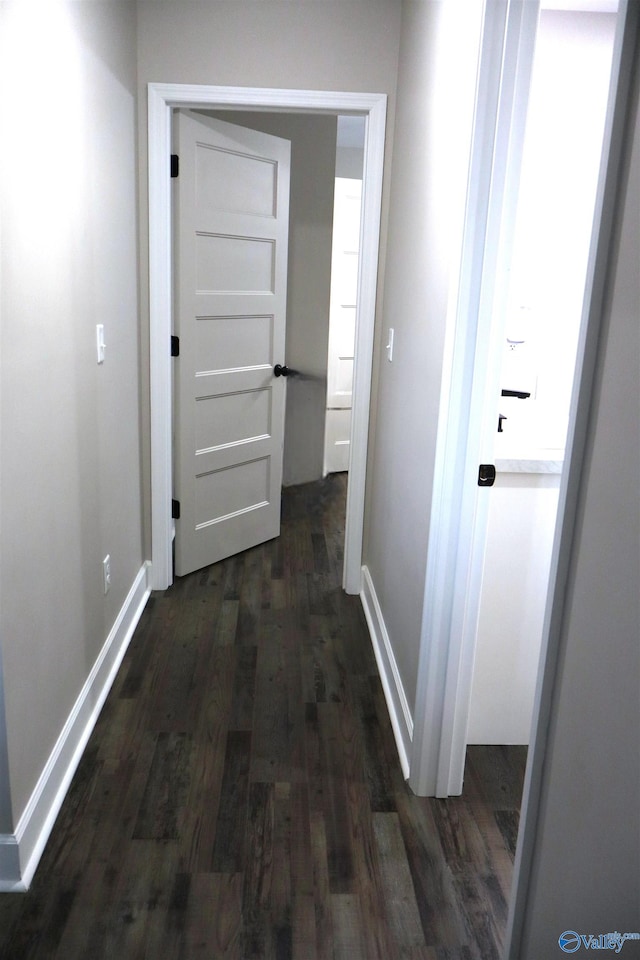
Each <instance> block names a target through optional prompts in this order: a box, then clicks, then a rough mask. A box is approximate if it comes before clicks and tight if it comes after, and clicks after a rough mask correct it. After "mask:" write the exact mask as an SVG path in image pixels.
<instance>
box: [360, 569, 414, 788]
mask: <svg viewBox="0 0 640 960" xmlns="http://www.w3.org/2000/svg"><path fill="white" fill-rule="evenodd" d="M360 599H361V601H362V607H363V610H364V615H365V617H366V620H367V625H368V627H369V633H370V635H371V643H372V645H373V652H374V653H375V657H376V661H377V663H378V670H379V671H380V679H381V681H382V689H383V690H384V695H385V699H386V701H387V709H388V711H389V718H390V720H391V726H392V728H393V734H394V737H395V740H396V746H397V748H398V756H399V757H400V764H401V766H402V772H403V774H404V777H405V779H407V778H408V777H409V757H410V755H411V742H412V740H413V717H412V716H411V711H410V709H409V702H408V700H407V697H406V694H405V692H404V687H403V685H402V678H401V677H400V671H399V670H398V665H397V663H396V658H395V657H394V655H393V648H392V646H391V641H390V639H389V634H388V633H387V628H386V626H385V623H384V618H383V616H382V610H381V608H380V603H379V602H378V597H377V596H376V590H375V587H374V585H373V580H372V579H371V574H370V572H369V568H368V567H366V566H364V567H363V568H362V590H361V591H360Z"/></svg>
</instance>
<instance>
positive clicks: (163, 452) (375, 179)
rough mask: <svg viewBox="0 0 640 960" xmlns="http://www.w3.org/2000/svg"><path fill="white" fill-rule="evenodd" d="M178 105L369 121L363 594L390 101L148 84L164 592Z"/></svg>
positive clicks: (155, 429) (360, 425)
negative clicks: (173, 162)
mask: <svg viewBox="0 0 640 960" xmlns="http://www.w3.org/2000/svg"><path fill="white" fill-rule="evenodd" d="M174 107H184V108H189V109H194V108H195V109H197V108H201V109H202V108H207V109H216V110H224V109H228V110H232V109H235V110H238V109H240V110H254V111H255V110H259V111H264V112H281V113H306V114H318V115H327V114H335V115H336V116H338V115H340V114H356V115H360V116H364V117H365V118H366V133H365V149H364V171H363V199H362V221H361V238H360V275H359V280H358V308H357V317H356V359H355V367H354V384H353V413H352V423H351V451H350V460H349V484H348V491H347V518H346V528H345V545H344V572H343V586H344V588H345V590H346V591H347V593H353V594H357V593H359V592H360V588H361V580H362V536H363V524H364V494H365V479H366V467H367V439H368V431H369V405H370V388H371V370H372V360H373V335H374V320H375V304H376V291H377V277H378V251H379V244H380V212H381V199H382V174H383V163H384V143H385V125H386V112H387V97H386V95H385V94H375V93H339V92H332V91H319V90H277V89H269V88H252V87H219V86H206V85H194V84H171V83H150V84H149V85H148V111H149V114H148V145H149V314H150V317H149V329H150V334H149V335H150V358H149V362H150V403H151V564H152V567H151V580H152V588H153V589H154V590H164V589H166V588H167V587H168V586H169V585H170V584H171V582H172V580H173V569H172V551H171V547H172V520H171V498H172V489H173V488H172V415H173V414H172V396H171V358H170V355H169V343H170V336H171V332H172V302H173V301H172V297H173V293H172V241H171V178H170V167H169V156H170V154H171V111H172V109H173V108H174Z"/></svg>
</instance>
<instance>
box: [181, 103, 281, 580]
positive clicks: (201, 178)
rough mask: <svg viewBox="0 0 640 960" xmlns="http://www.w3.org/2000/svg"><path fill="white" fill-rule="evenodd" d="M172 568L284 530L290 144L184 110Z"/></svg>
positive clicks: (187, 567)
mask: <svg viewBox="0 0 640 960" xmlns="http://www.w3.org/2000/svg"><path fill="white" fill-rule="evenodd" d="M176 134H177V145H178V146H177V149H178V152H179V155H180V176H179V178H178V180H177V181H176V186H175V189H176V198H175V199H176V205H175V209H176V217H175V220H176V270H177V277H176V310H175V330H176V333H177V334H178V335H179V337H180V356H179V358H177V361H176V368H175V410H176V413H175V443H174V453H175V469H174V475H175V496H176V498H177V499H178V500H179V501H180V509H181V516H180V519H179V520H178V521H177V523H176V543H175V572H176V574H177V575H178V576H182V575H184V574H186V573H189V572H190V571H192V570H197V569H199V568H200V567H203V566H207V565H208V564H210V563H215V562H216V561H218V560H221V559H223V558H224V557H227V556H230V555H232V554H234V553H237V552H239V551H240V550H246V549H248V548H249V547H252V546H255V545H256V544H257V543H261V542H263V541H264V540H269V539H271V538H272V537H276V536H278V534H279V531H280V488H281V484H282V447H283V440H284V410H285V390H286V380H285V378H283V377H280V378H276V377H274V376H273V367H274V365H275V364H276V363H278V362H280V363H283V362H284V342H285V320H286V284H287V274H286V268H287V242H288V225H289V166H290V144H289V142H288V141H285V140H281V139H280V138H277V137H272V136H268V135H266V134H263V133H258V132H256V131H253V130H247V129H245V128H243V127H237V126H235V125H232V124H228V123H223V122H222V121H219V120H213V119H210V118H208V117H200V116H198V115H196V114H192V113H189V112H186V111H185V112H182V111H181V112H179V113H178V114H177V115H176Z"/></svg>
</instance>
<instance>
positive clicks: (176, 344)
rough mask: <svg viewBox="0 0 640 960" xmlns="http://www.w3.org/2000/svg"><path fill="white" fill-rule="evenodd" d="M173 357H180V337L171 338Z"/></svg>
mask: <svg viewBox="0 0 640 960" xmlns="http://www.w3.org/2000/svg"><path fill="white" fill-rule="evenodd" d="M171 356H172V357H179V356H180V337H174V336H172V337H171Z"/></svg>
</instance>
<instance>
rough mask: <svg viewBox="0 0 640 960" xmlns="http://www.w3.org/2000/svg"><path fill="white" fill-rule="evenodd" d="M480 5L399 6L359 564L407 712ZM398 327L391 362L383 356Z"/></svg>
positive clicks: (417, 636) (414, 671)
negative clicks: (385, 231) (389, 172)
mask: <svg viewBox="0 0 640 960" xmlns="http://www.w3.org/2000/svg"><path fill="white" fill-rule="evenodd" d="M481 14H482V4H478V3H469V4H465V7H464V16H462V15H461V5H460V4H458V3H419V2H405V3H404V4H403V24H402V39H401V47H400V68H399V75H398V91H397V108H396V122H395V130H394V146H393V151H394V155H393V175H392V185H391V193H390V219H389V235H388V244H387V259H386V266H385V290H384V306H383V310H382V314H381V316H380V318H379V330H378V337H379V339H378V354H377V362H376V369H377V383H376V384H375V388H376V389H375V392H374V411H375V412H374V427H373V431H374V432H373V433H372V437H373V443H372V449H371V457H370V470H369V474H368V488H367V504H366V529H365V547H364V563H365V564H366V566H367V568H368V571H369V574H370V577H371V582H372V584H373V588H374V590H375V593H376V595H377V601H378V604H379V607H380V612H381V616H382V619H383V620H384V624H385V627H386V631H387V633H388V637H389V644H390V647H391V650H392V655H393V657H394V659H395V662H396V665H397V670H398V675H399V678H400V683H401V685H402V687H403V689H404V694H405V696H406V700H407V703H408V708H409V711H410V712H411V713H412V712H413V708H414V704H415V683H416V675H417V669H418V653H419V639H420V626H421V616H422V604H423V596H424V584H425V566H426V553H427V541H428V532H429V531H428V517H429V505H430V501H431V494H432V480H433V467H434V455H435V444H436V428H437V420H438V408H439V402H440V387H441V375H442V363H443V351H444V335H445V327H446V322H447V312H448V310H449V305H450V285H451V282H452V280H453V279H455V277H454V274H455V269H454V270H453V272H452V264H455V262H456V256H457V255H458V251H459V246H460V239H461V229H462V218H463V213H464V200H465V192H466V180H467V168H468V162H469V146H470V134H471V123H472V111H473V102H474V93H475V78H476V70H477V62H478V50H479V38H480V29H481V24H480V18H481ZM390 327H393V328H394V330H395V341H394V359H393V362H392V363H389V362H388V360H387V355H386V352H385V351H384V349H380V347H381V346H382V347H384V344H386V342H387V340H386V337H387V334H388V328H390Z"/></svg>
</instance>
